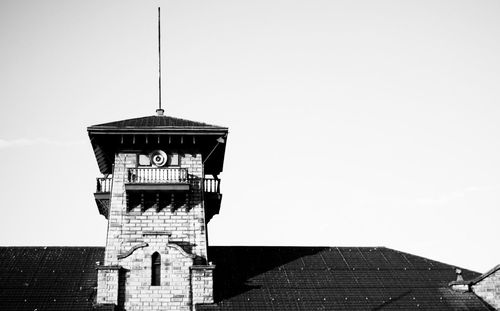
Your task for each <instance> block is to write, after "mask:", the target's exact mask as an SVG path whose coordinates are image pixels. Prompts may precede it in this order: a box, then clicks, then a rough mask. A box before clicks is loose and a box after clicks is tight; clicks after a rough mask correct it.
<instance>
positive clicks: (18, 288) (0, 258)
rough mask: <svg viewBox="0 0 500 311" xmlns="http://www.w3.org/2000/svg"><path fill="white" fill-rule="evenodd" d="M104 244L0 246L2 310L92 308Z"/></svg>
mask: <svg viewBox="0 0 500 311" xmlns="http://www.w3.org/2000/svg"><path fill="white" fill-rule="evenodd" d="M102 258H104V248H103V247H0V310H31V311H33V310H92V303H93V302H94V297H95V289H94V288H95V286H97V273H96V270H95V262H96V261H102Z"/></svg>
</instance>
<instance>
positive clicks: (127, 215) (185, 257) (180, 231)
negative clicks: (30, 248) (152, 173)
mask: <svg viewBox="0 0 500 311" xmlns="http://www.w3.org/2000/svg"><path fill="white" fill-rule="evenodd" d="M136 161H137V156H136V154H133V153H118V154H116V156H115V164H114V171H113V183H112V190H111V201H110V212H109V220H108V236H107V241H106V251H105V261H104V265H105V266H115V265H116V266H121V267H123V268H124V269H123V270H122V271H121V272H120V273H124V277H123V278H124V282H123V285H121V287H124V288H120V289H119V292H118V294H117V295H118V296H119V297H117V298H116V301H117V304H118V305H119V306H120V307H122V308H125V309H126V310H191V306H192V302H193V297H192V296H193V292H192V284H191V281H192V279H191V270H190V268H191V267H192V266H193V259H194V257H196V256H197V257H202V258H204V259H205V260H206V257H207V236H206V227H205V215H204V208H203V203H202V202H201V200H202V195H201V183H200V182H198V184H194V187H192V190H191V192H190V194H189V196H190V200H189V201H190V204H189V206H184V207H180V208H176V209H170V208H161V209H157V208H154V207H150V208H146V209H144V208H142V207H141V206H135V207H132V208H131V209H130V208H129V210H127V193H126V191H125V182H126V180H127V177H128V169H129V168H135V167H136V163H137V162H136ZM181 168H187V169H188V174H189V175H190V176H191V177H194V178H195V179H198V180H200V181H201V179H202V177H203V164H202V159H201V155H200V154H195V155H190V154H186V155H183V156H182V157H181ZM167 233H169V234H168V235H167ZM144 243H147V246H145V245H146V244H144ZM154 252H158V253H159V254H160V255H161V286H151V265H152V261H151V256H152V254H153V253H154ZM126 254H128V256H127V257H125V258H123V256H124V255H126ZM99 273H100V274H99V278H98V280H99V283H98V297H97V302H98V303H109V302H110V300H112V299H114V297H115V296H113V298H112V297H111V296H109V295H111V294H106V293H105V291H108V290H109V289H110V286H111V284H110V282H112V283H113V284H118V281H115V280H114V279H113V280H111V278H109V277H108V278H107V277H104V274H105V273H104V272H101V270H100V271H99ZM101 275H102V276H101ZM210 275H211V274H210ZM205 279H207V277H205ZM204 282H205V283H207V284H208V283H209V281H204ZM210 282H211V280H210ZM210 284H211V283H210ZM113 286H114V285H113ZM113 291H114V288H113ZM198 292H200V291H199V290H198ZM198 292H197V293H198ZM205 292H208V293H209V294H206V293H205ZM205 292H204V294H203V295H208V296H213V294H212V286H211V287H210V288H209V289H208V288H207V289H206V290H205ZM99 293H100V294H99ZM113 295H115V294H113ZM197 295H198V296H199V295H201V294H199V293H198V294H197ZM197 300H200V301H201V300H204V298H197ZM205 300H206V299H205Z"/></svg>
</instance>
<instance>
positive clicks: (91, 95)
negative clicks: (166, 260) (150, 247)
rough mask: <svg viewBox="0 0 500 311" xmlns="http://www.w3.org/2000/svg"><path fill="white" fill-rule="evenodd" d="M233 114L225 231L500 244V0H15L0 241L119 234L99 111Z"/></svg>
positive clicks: (434, 246) (404, 246) (490, 257)
mask: <svg viewBox="0 0 500 311" xmlns="http://www.w3.org/2000/svg"><path fill="white" fill-rule="evenodd" d="M158 6H161V8H162V38H163V42H162V49H163V56H162V61H163V66H162V67H163V78H164V79H163V92H164V94H163V95H164V97H163V98H164V104H165V106H166V107H165V109H166V114H168V115H171V116H176V117H181V118H187V119H191V120H196V121H204V122H207V123H212V124H217V125H222V126H227V127H229V129H230V134H229V139H228V142H227V149H226V162H225V167H224V172H223V174H222V175H221V178H222V191H223V193H224V198H223V202H222V208H221V212H220V215H218V216H215V217H214V218H213V219H212V221H211V223H210V226H209V233H210V237H209V240H210V243H211V244H212V245H319V246H345V245H348V246H387V247H390V248H394V249H397V250H400V251H405V252H409V253H413V254H417V255H420V256H424V257H428V258H431V259H435V260H439V261H443V262H446V263H449V264H453V265H457V266H462V267H465V268H469V269H473V270H476V271H479V272H485V271H487V270H488V269H490V268H492V267H493V266H494V265H496V264H499V263H500V246H499V243H498V238H499V236H500V222H499V220H500V209H499V205H500V163H499V159H500V123H499V120H500V88H499V85H500V58H499V55H500V19H499V18H498V17H499V16H500V2H499V1H496V0H495V1H477V0H474V1H457V0H450V1H444V0H443V1H435V0H432V1H422V0H418V1H401V0H394V1H372V0H367V1H361V0H359V1H347V0H346V1H333V0H328V1H319V0H316V1H311V0H307V1H306V0H304V1H297V0H287V1H278V0H265V1H259V0H252V1H241V0H214V1H206V0H182V1H180V0H169V1H142V0H141V1H139V0H137V1H123V0H120V1H96V0H90V1H88V0H87V1H76V0H75V1H73V0H59V1H39V0H36V1H35V0H33V1H27V0H26V1H18V0H15V1H10V0H1V1H0V172H1V178H0V189H1V190H0V191H1V193H0V209H1V213H0V215H1V216H0V245H74V246H85V245H102V246H104V244H105V237H106V221H105V219H104V217H102V216H101V215H99V213H98V211H97V207H96V204H95V202H94V199H93V195H92V193H93V192H94V190H95V178H96V177H98V176H99V171H98V168H97V164H96V161H95V158H94V155H93V152H92V148H91V146H90V143H89V140H88V137H87V134H86V127H87V126H90V125H93V124H99V123H104V122H109V121H115V120H121V119H126V118H133V117H140V116H147V115H153V114H154V111H155V109H156V105H157V96H158V95H157V70H158V69H157V28H156V27H157V7H158Z"/></svg>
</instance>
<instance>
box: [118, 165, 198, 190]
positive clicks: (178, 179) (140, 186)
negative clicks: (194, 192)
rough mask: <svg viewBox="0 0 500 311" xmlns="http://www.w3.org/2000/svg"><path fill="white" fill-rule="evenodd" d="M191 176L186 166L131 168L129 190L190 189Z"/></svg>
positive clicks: (128, 180)
mask: <svg viewBox="0 0 500 311" xmlns="http://www.w3.org/2000/svg"><path fill="white" fill-rule="evenodd" d="M189 189H190V178H189V175H188V170H187V169H186V168H149V167H146V168H129V169H128V176H127V180H126V182H125V190H127V191H148V190H153V191H162V190H169V191H188V190H189Z"/></svg>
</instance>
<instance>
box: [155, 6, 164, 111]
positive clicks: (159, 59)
mask: <svg viewBox="0 0 500 311" xmlns="http://www.w3.org/2000/svg"><path fill="white" fill-rule="evenodd" d="M163 112H164V110H163V109H161V36H160V7H158V109H156V113H157V114H158V115H159V116H162V115H163Z"/></svg>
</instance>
